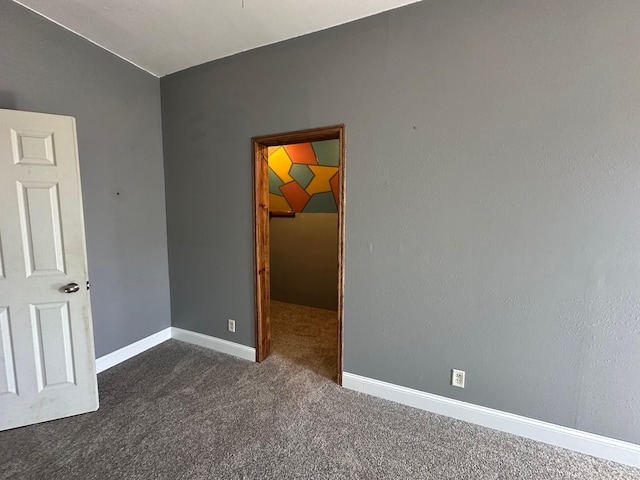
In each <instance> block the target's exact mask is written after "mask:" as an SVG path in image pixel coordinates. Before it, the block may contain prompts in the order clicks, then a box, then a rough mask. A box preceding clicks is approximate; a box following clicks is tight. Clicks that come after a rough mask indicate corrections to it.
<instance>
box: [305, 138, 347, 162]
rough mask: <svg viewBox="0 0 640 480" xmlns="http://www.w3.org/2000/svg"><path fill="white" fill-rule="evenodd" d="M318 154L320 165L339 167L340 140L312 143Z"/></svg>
mask: <svg viewBox="0 0 640 480" xmlns="http://www.w3.org/2000/svg"><path fill="white" fill-rule="evenodd" d="M311 146H312V147H313V151H314V152H315V154H316V159H317V160H318V165H329V166H335V167H337V166H338V165H340V142H339V141H338V140H323V141H322V142H313V143H312V144H311Z"/></svg>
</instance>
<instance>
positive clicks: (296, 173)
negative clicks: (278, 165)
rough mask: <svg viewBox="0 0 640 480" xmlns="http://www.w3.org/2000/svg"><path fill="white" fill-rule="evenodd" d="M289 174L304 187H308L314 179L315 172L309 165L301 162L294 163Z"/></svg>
mask: <svg viewBox="0 0 640 480" xmlns="http://www.w3.org/2000/svg"><path fill="white" fill-rule="evenodd" d="M289 175H291V176H292V177H293V179H294V180H295V181H296V182H298V183H299V184H300V186H301V187H302V188H307V185H309V182H310V181H311V179H313V172H312V171H311V170H310V169H309V167H308V166H306V165H303V164H300V163H294V164H293V165H291V170H289Z"/></svg>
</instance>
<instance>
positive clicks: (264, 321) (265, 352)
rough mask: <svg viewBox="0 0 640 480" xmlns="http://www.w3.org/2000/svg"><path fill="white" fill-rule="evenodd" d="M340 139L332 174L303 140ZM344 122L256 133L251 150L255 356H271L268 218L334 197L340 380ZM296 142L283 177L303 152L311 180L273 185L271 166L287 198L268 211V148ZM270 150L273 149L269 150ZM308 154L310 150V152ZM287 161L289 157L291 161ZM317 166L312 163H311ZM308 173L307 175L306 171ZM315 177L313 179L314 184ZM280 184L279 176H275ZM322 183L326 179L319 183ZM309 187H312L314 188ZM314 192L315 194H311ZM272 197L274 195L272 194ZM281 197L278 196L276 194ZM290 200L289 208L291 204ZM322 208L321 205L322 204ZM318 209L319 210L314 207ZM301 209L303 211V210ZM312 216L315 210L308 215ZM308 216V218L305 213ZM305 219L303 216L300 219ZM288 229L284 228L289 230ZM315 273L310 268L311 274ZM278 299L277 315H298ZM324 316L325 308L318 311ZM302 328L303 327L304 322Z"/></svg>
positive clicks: (292, 213)
mask: <svg viewBox="0 0 640 480" xmlns="http://www.w3.org/2000/svg"><path fill="white" fill-rule="evenodd" d="M331 140H333V141H337V150H338V151H337V156H338V160H337V165H335V167H333V168H334V170H335V169H336V168H337V172H334V174H332V173H331V172H330V171H329V168H328V167H330V166H332V165H321V163H323V162H322V161H320V162H318V161H316V163H313V160H308V161H307V160H304V159H303V158H305V149H307V151H309V150H308V149H309V147H307V146H305V144H315V145H318V144H319V143H316V142H326V141H331ZM344 142H345V127H344V125H335V126H330V127H322V128H314V129H309V130H300V131H296V132H287V133H279V134H275V135H264V136H260V137H254V138H253V139H252V151H253V152H252V153H253V168H254V173H253V180H254V251H255V296H256V298H255V306H256V361H257V362H261V361H263V360H264V359H265V358H267V357H268V356H269V354H270V353H271V349H272V342H271V333H272V326H273V325H272V316H271V260H270V255H271V249H270V233H271V232H270V218H272V217H273V219H275V220H276V221H282V220H287V217H293V218H295V215H297V214H300V215H303V214H304V207H305V206H307V204H308V203H309V202H310V200H311V199H312V198H314V197H315V198H314V205H316V206H317V205H322V204H323V203H327V202H329V203H330V199H331V198H333V200H334V201H335V207H334V208H335V212H336V213H337V226H336V228H337V249H336V253H337V259H336V260H337V272H336V275H335V276H336V278H335V284H336V286H337V299H336V306H337V312H335V317H336V324H335V333H336V336H335V338H336V341H337V348H336V349H335V357H336V358H335V363H334V365H335V369H336V371H335V372H334V373H335V374H334V375H333V379H334V380H335V381H336V382H337V383H338V384H339V385H342V370H343V314H344V311H343V299H344V252H345V248H344V242H345V238H344V228H345V221H344V213H345V165H344V163H345V155H344V152H345V144H344ZM329 144H334V145H335V144H336V142H328V143H327V144H326V145H329ZM284 146H287V147H293V148H289V149H287V150H285V149H284V148H283V151H282V152H280V154H284V153H286V154H287V157H286V158H284V160H283V162H282V163H283V164H284V166H283V167H282V168H283V171H282V172H281V173H282V175H281V177H282V176H285V177H286V178H285V180H288V179H289V178H288V177H287V175H289V174H290V173H291V166H293V164H294V162H293V161H290V157H291V156H297V155H300V158H301V160H298V162H299V163H297V165H300V167H299V170H300V173H303V174H304V171H305V170H304V166H306V167H307V168H308V170H309V172H307V173H306V175H307V177H310V178H309V182H308V183H307V184H306V185H305V187H304V188H303V187H302V186H301V185H300V184H299V182H296V181H295V179H294V178H291V181H290V182H284V181H282V183H281V184H280V185H275V186H274V178H273V171H272V184H271V188H272V190H273V189H274V188H276V187H277V188H278V189H279V191H280V192H282V193H283V194H284V193H285V192H287V195H286V196H285V195H283V196H285V198H289V199H290V201H289V202H285V203H282V204H281V205H280V206H275V205H274V206H273V207H272V209H271V210H270V196H269V191H270V189H269V187H270V186H269V172H270V169H269V153H272V154H274V152H276V150H277V149H274V148H273V147H284ZM270 150H271V152H270ZM307 158H310V155H308V156H307ZM287 159H288V160H289V162H288V160H287ZM311 167H313V168H311ZM303 176H304V175H303ZM314 179H315V182H316V183H315V184H314V185H312V183H311V182H313V181H314ZM275 181H276V183H277V182H278V181H279V180H278V179H276V180H275ZM320 184H327V185H325V186H324V187H321V186H320ZM310 186H311V188H310ZM309 192H311V193H309ZM272 198H273V197H272ZM275 200H276V201H279V200H278V199H275ZM287 205H288V207H287ZM318 208H319V207H318ZM316 211H318V210H316ZM300 212H302V213H300ZM309 215H313V214H311V213H310V214H309ZM302 218H304V217H302ZM302 218H301V219H302ZM285 230H286V229H285ZM312 274H313V272H309V275H312ZM280 303H281V302H278V303H277V304H275V303H274V305H277V308H278V314H279V315H280V314H282V315H284V316H287V315H295V314H296V313H295V305H293V306H289V305H288V304H286V303H285V304H280ZM315 313H316V314H318V315H320V316H322V314H321V312H315ZM303 328H304V327H303Z"/></svg>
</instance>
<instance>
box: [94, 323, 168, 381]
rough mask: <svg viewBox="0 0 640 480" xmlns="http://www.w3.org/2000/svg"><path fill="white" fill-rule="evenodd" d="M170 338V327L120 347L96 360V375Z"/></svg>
mask: <svg viewBox="0 0 640 480" xmlns="http://www.w3.org/2000/svg"><path fill="white" fill-rule="evenodd" d="M170 338H171V327H169V328H165V329H164V330H160V331H159V332H157V333H154V334H153V335H149V336H148V337H145V338H143V339H142V340H138V341H137V342H135V343H132V344H130V345H127V346H126V347H122V348H121V349H119V350H116V351H115V352H111V353H108V354H107V355H104V356H103V357H100V358H98V359H96V373H100V372H104V371H105V370H107V369H109V368H111V367H114V366H116V365H118V364H119V363H122V362H124V361H125V360H129V359H130V358H132V357H135V356H136V355H139V354H141V353H142V352H144V351H145V350H149V349H150V348H152V347H155V346H156V345H160V344H161V343H162V342H165V341H167V340H169V339H170Z"/></svg>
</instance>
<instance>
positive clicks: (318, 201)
mask: <svg viewBox="0 0 640 480" xmlns="http://www.w3.org/2000/svg"><path fill="white" fill-rule="evenodd" d="M337 212H338V206H337V205H336V199H335V198H334V197H333V193H331V192H322V193H315V194H313V195H311V198H310V199H309V201H308V202H307V204H306V205H305V206H304V213H337Z"/></svg>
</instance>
